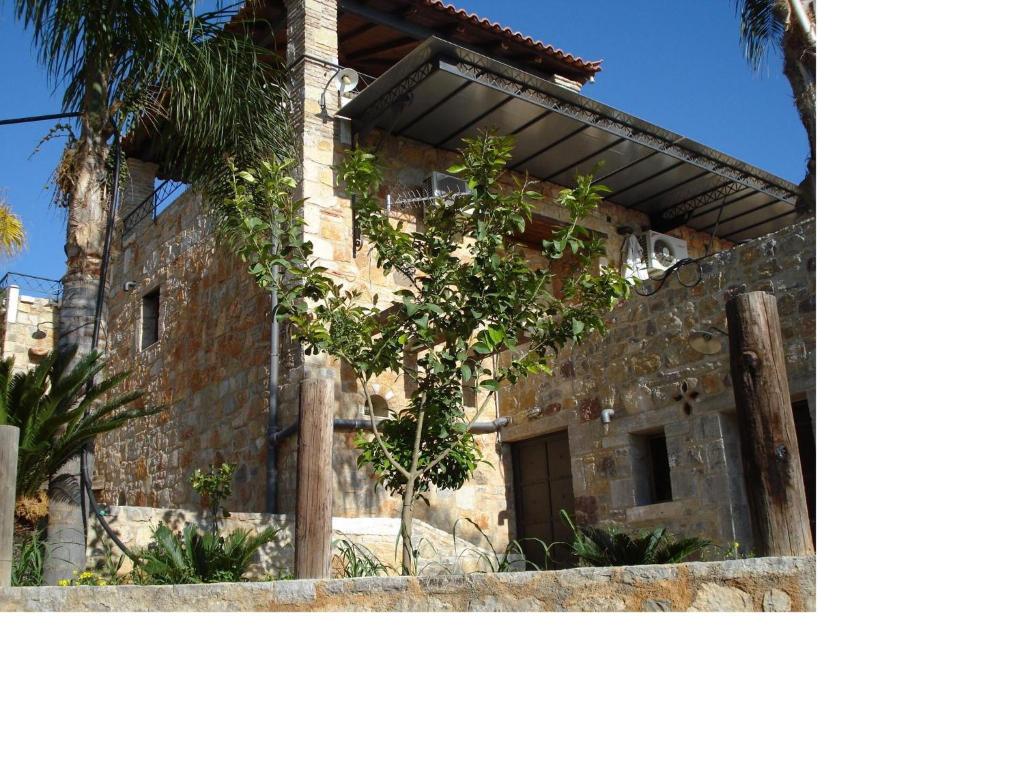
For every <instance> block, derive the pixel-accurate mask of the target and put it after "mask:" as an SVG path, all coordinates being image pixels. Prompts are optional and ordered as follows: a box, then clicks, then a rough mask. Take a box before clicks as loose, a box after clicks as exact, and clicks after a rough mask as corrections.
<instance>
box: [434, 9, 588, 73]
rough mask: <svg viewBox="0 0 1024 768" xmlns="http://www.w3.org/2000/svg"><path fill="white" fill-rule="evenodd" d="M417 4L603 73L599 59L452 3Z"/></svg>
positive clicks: (571, 63)
mask: <svg viewBox="0 0 1024 768" xmlns="http://www.w3.org/2000/svg"><path fill="white" fill-rule="evenodd" d="M416 2H418V3H419V5H422V6H424V7H427V8H435V9H437V10H439V11H443V12H444V13H446V14H448V15H449V16H451V17H453V18H456V19H459V20H460V21H465V22H468V23H470V24H473V25H475V26H478V27H480V28H482V29H485V30H487V31H488V32H491V33H494V34H497V35H500V36H502V37H506V38H508V39H509V40H513V41H515V42H517V43H520V44H521V45H526V46H529V47H530V48H534V49H536V50H538V51H540V52H542V53H545V54H547V55H548V56H552V57H554V58H556V59H559V60H561V61H562V62H564V63H565V64H567V65H569V66H571V67H574V68H576V69H580V70H582V71H583V72H585V73H586V74H588V75H590V76H593V75H595V74H597V73H598V72H600V71H601V60H600V59H598V60H597V61H587V60H585V59H581V58H580V57H579V56H573V55H572V54H571V53H566V52H565V51H563V50H561V49H560V48H554V47H552V46H550V45H547V44H545V43H542V42H541V41H540V40H534V39H533V38H532V37H529V36H528V35H524V34H523V33H522V32H516V31H515V30H513V29H511V28H509V27H503V26H502V25H501V24H497V23H495V22H493V21H491V20H490V19H485V18H481V17H480V16H477V15H476V14H475V13H469V12H468V11H464V10H462V9H461V8H456V7H455V6H454V5H451V4H450V3H445V2H441V0H416Z"/></svg>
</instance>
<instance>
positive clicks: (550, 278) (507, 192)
mask: <svg viewBox="0 0 1024 768" xmlns="http://www.w3.org/2000/svg"><path fill="white" fill-rule="evenodd" d="M512 148H513V142H512V140H511V139H509V138H504V137H500V136H496V135H492V134H489V133H485V134H482V135H480V136H479V137H476V138H473V139H471V140H468V141H467V142H466V145H465V148H464V150H463V152H462V161H461V162H460V163H459V164H458V165H456V166H454V167H452V168H450V169H449V172H450V173H453V174H458V175H461V176H462V177H463V178H464V179H465V180H466V182H467V183H468V185H469V192H468V194H465V195H460V196H447V197H444V198H441V199H439V200H437V201H434V202H432V203H430V204H428V205H426V206H425V207H424V211H423V220H422V226H421V227H420V231H406V229H405V228H404V227H403V226H402V225H401V224H394V223H392V222H391V220H390V219H389V217H388V215H387V213H386V212H385V211H384V210H383V209H382V208H381V198H380V187H381V181H382V176H381V170H380V167H379V164H378V162H377V159H376V158H375V157H374V155H373V154H372V153H370V152H367V151H365V150H363V149H359V148H355V149H353V150H352V151H351V152H350V153H349V154H348V155H347V157H346V159H345V160H344V162H343V164H342V166H341V168H340V169H339V171H340V175H341V178H342V179H343V180H344V182H345V184H346V186H347V190H348V192H349V194H350V195H351V196H352V200H353V211H354V215H355V222H356V225H357V226H358V227H359V229H360V231H361V233H362V235H363V237H364V238H365V239H366V240H367V241H369V243H370V244H371V245H372V248H373V258H374V260H375V262H376V264H377V266H378V267H379V268H380V269H381V270H383V271H384V272H385V273H390V274H395V275H402V276H404V281H403V282H404V283H406V284H407V285H408V287H405V288H401V289H399V290H397V291H395V296H396V300H395V301H393V302H389V303H388V304H387V306H381V304H380V302H379V298H378V297H377V296H372V297H371V296H364V295H361V294H359V293H358V292H356V291H353V290H351V289H349V288H346V287H345V286H342V285H338V284H336V283H335V282H334V281H332V280H330V279H329V278H328V277H327V276H326V275H325V274H324V272H323V271H322V269H321V268H318V267H316V266H310V265H309V264H308V253H309V249H308V244H302V243H300V242H299V241H298V239H297V238H295V237H294V236H290V235H286V236H284V237H283V238H282V237H275V233H276V234H280V232H281V231H282V227H281V223H280V222H281V221H283V220H285V219H288V218H289V217H287V216H285V217H284V219H281V218H280V217H279V215H280V213H281V209H282V208H283V207H284V205H285V203H284V201H283V198H280V197H279V192H280V190H282V189H284V188H286V187H288V182H285V181H282V180H280V169H279V168H273V167H270V166H262V167H261V168H260V169H259V170H258V171H247V172H243V173H240V174H238V186H237V188H236V197H235V200H234V205H235V208H236V211H237V214H236V215H235V217H234V226H235V233H236V238H237V240H238V242H239V244H240V250H241V251H242V253H243V254H244V256H245V257H246V258H247V259H248V260H249V264H250V270H251V271H252V272H253V274H254V275H256V277H257V279H258V280H259V281H260V282H261V284H263V285H264V286H265V287H268V288H271V289H272V290H276V291H277V292H278V297H279V303H278V312H279V313H281V314H282V315H283V316H284V317H286V318H287V319H288V320H290V321H291V322H292V323H293V324H294V327H295V330H296V332H297V334H298V337H299V338H300V339H301V340H302V341H303V342H304V343H305V345H306V346H307V347H308V349H309V350H310V351H318V352H319V351H324V352H327V353H329V354H331V355H334V356H336V357H338V358H341V359H342V360H344V361H346V362H347V363H348V364H349V365H350V366H351V367H352V370H353V371H354V372H355V375H356V377H357V379H358V381H359V383H360V385H361V387H362V390H363V395H364V397H365V398H366V400H367V402H369V400H370V395H369V384H370V383H371V380H372V379H373V378H375V377H377V376H379V375H381V374H384V373H392V374H404V375H405V376H407V377H409V378H410V379H411V380H412V381H413V382H414V387H413V389H412V392H411V395H410V399H409V403H408V405H407V406H406V407H405V408H403V409H402V410H401V411H400V412H399V413H397V414H395V416H394V417H393V418H389V419H379V418H378V417H377V416H375V415H374V414H373V409H370V414H371V415H370V423H371V433H369V434H364V435H362V436H361V439H360V442H359V447H360V448H361V454H360V462H361V463H362V464H364V465H367V466H370V467H372V468H373V469H374V471H375V472H376V474H377V476H378V478H379V480H380V482H381V483H383V485H384V486H385V487H386V488H387V489H388V490H390V491H391V492H392V493H395V494H397V495H400V496H401V499H402V519H401V538H402V569H403V572H404V573H412V572H413V570H414V563H415V559H416V553H415V552H414V551H413V544H412V515H413V506H414V503H415V502H416V500H417V499H418V498H421V497H422V496H423V495H424V494H425V492H426V491H427V489H428V487H429V486H430V485H431V484H432V485H434V486H436V487H438V488H449V489H452V488H459V487H461V486H462V485H463V484H464V483H465V482H466V480H467V479H468V478H469V476H470V475H471V473H472V472H473V470H474V469H475V468H476V466H477V465H478V463H479V462H480V460H481V454H480V450H479V448H478V447H477V445H476V442H475V441H474V439H473V437H472V435H471V433H470V425H471V424H472V423H473V422H474V421H476V420H477V419H478V418H479V416H480V415H481V414H482V413H485V412H486V411H487V408H488V406H489V405H490V404H491V402H492V401H493V399H494V397H495V395H496V392H497V391H498V389H499V387H500V386H501V385H502V384H503V383H513V382H515V381H517V380H519V379H520V378H522V377H524V376H527V375H530V374H537V373H550V368H549V362H550V361H551V359H552V358H553V357H554V356H556V355H557V354H558V352H559V351H560V350H561V349H563V348H564V347H565V346H566V345H569V344H572V343H574V342H576V341H578V340H580V339H582V338H584V337H585V336H587V335H588V334H590V333H592V332H594V331H601V330H603V328H604V322H603V318H604V315H605V313H606V312H607V310H608V309H610V308H611V307H612V306H613V305H614V303H615V302H616V301H617V300H619V299H621V298H622V297H623V296H625V294H626V290H627V286H626V283H625V282H624V280H623V279H622V278H621V277H620V276H619V274H618V272H617V271H615V270H612V269H607V268H598V263H599V257H600V256H602V255H604V253H605V246H604V242H603V241H602V239H601V237H599V236H598V235H596V234H594V233H593V232H591V231H590V230H588V229H586V228H585V227H584V226H583V224H582V222H583V221H584V219H585V218H586V217H587V216H588V215H589V214H590V213H592V212H593V211H594V210H595V209H596V207H597V205H598V202H599V200H600V195H601V194H602V193H603V192H606V191H608V190H607V189H606V188H604V187H602V186H600V185H597V184H594V183H593V180H592V178H591V177H588V176H584V177H581V178H579V179H577V182H576V184H575V186H574V187H572V188H571V189H564V190H562V191H561V192H560V193H559V194H558V202H559V203H560V204H561V206H562V207H563V208H564V210H565V219H566V220H567V221H568V223H567V224H566V225H565V226H563V227H561V228H559V229H558V230H557V231H555V232H554V234H553V235H552V238H551V239H550V240H547V241H545V242H544V243H543V252H542V256H541V258H540V263H531V261H530V260H529V259H528V258H527V256H526V254H525V253H524V251H523V250H522V248H521V247H519V246H518V245H517V240H518V239H519V238H520V237H521V236H522V234H523V232H524V231H525V229H526V225H527V223H528V222H529V221H530V218H531V215H532V211H533V209H534V206H535V205H536V201H537V200H538V199H540V198H541V195H540V193H538V192H537V191H536V190H534V189H533V188H532V184H531V183H529V182H522V183H512V180H511V179H506V181H508V182H509V183H505V184H503V183H499V180H501V179H502V178H503V175H504V173H505V169H506V165H507V163H508V160H509V158H510V156H511V153H512ZM278 199H281V202H280V203H277V202H272V203H271V204H270V209H273V210H275V211H276V213H275V212H271V213H267V201H268V200H270V201H276V200H278ZM296 218H297V216H296V217H294V218H291V219H290V220H291V221H292V227H294V226H295V224H294V222H295V219H296ZM275 221H277V222H278V223H277V224H274V222H275ZM285 229H287V228H285ZM556 265H557V266H558V270H557V271H558V281H559V286H558V289H557V290H556V289H555V287H554V285H553V283H554V278H555V273H554V268H555V267H556ZM413 358H414V361H413ZM464 386H472V387H476V388H478V389H480V390H483V391H485V392H486V393H487V394H486V397H484V398H482V402H480V404H479V406H478V407H477V408H473V409H468V410H467V409H466V408H465V407H464V406H463V400H462V393H463V387H464Z"/></svg>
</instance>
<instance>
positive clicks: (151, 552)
mask: <svg viewBox="0 0 1024 768" xmlns="http://www.w3.org/2000/svg"><path fill="white" fill-rule="evenodd" d="M280 532H281V529H279V528H274V527H273V526H271V527H270V528H265V529H263V530H262V531H250V530H235V531H232V532H231V533H229V534H228V535H227V537H223V536H218V535H217V534H216V533H211V532H202V531H200V530H199V528H198V527H197V526H196V525H194V524H193V523H189V524H188V525H186V526H185V528H184V530H183V531H182V532H181V533H174V532H173V531H172V530H171V529H170V528H168V527H167V526H166V525H164V524H163V523H160V525H159V526H158V527H157V529H156V530H155V531H154V532H153V541H152V542H151V543H150V545H149V547H148V548H147V549H146V551H145V552H140V553H138V554H137V555H136V567H137V568H138V570H139V573H138V578H139V580H141V581H143V582H145V583H149V584H198V583H210V582H217V581H239V580H241V578H242V575H243V574H244V573H245V571H246V570H247V569H248V568H249V566H250V565H251V564H252V561H253V559H254V558H255V557H256V554H257V553H258V552H259V550H260V549H261V548H262V547H264V546H265V545H266V544H268V543H270V542H271V541H272V540H274V539H275V538H277V536H278V534H279V533H280Z"/></svg>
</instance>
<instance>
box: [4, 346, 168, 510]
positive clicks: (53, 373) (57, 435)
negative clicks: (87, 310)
mask: <svg viewBox="0 0 1024 768" xmlns="http://www.w3.org/2000/svg"><path fill="white" fill-rule="evenodd" d="M76 352H77V350H75V349H74V348H73V347H67V348H64V349H56V350H54V351H52V352H50V353H49V354H48V355H47V356H46V357H44V358H43V359H42V360H41V361H40V362H39V364H38V365H36V367H35V368H33V369H31V370H28V371H24V372H21V373H14V358H12V357H9V358H7V359H6V360H0V424H6V425H10V426H14V427H17V428H18V477H17V480H16V481H15V494H16V496H17V498H18V499H25V498H31V497H33V496H36V495H37V494H38V493H39V492H40V491H42V490H43V489H44V488H45V486H46V484H47V483H48V482H49V481H50V479H51V478H56V479H57V480H62V479H64V478H61V477H60V475H59V472H60V471H61V468H62V467H63V466H64V465H65V464H66V463H67V462H68V459H70V458H72V457H74V456H77V455H78V453H79V452H80V451H81V450H82V448H84V447H85V446H87V445H89V444H90V443H91V442H92V441H93V440H94V439H95V438H96V436H97V435H101V434H103V433H104V432H110V431H111V430H114V429H117V428H118V427H120V426H121V425H122V424H124V423H125V422H127V421H130V420H131V419H137V418H141V417H143V416H149V415H151V414H153V413H156V412H157V409H153V408H142V407H131V406H132V404H133V403H135V401H137V400H139V399H140V398H141V397H142V395H143V393H142V391H141V390H132V391H130V392H122V393H121V394H113V393H114V391H115V390H116V389H117V387H118V386H119V385H120V384H122V383H123V382H124V380H125V379H126V378H127V376H128V373H127V372H123V373H119V374H117V375H115V376H111V377H110V378H107V379H104V380H103V381H101V382H97V383H96V384H95V385H93V386H92V387H91V388H90V387H89V382H90V381H91V380H93V379H94V378H95V377H96V376H98V375H99V374H100V373H101V372H102V371H103V369H104V367H105V366H106V362H104V361H103V360H102V359H101V357H100V353H99V352H98V351H93V352H89V353H88V354H86V355H85V356H84V357H83V358H82V359H81V360H79V361H78V363H76V364H75V365H71V362H72V360H73V358H74V357H75V356H76Z"/></svg>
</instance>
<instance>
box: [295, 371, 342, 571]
mask: <svg viewBox="0 0 1024 768" xmlns="http://www.w3.org/2000/svg"><path fill="white" fill-rule="evenodd" d="M333 438H334V381H333V380H332V379H305V380H303V382H302V385H301V391H300V399H299V449H298V450H299V456H298V473H299V475H298V498H297V499H296V504H295V578H297V579H325V578H327V577H328V576H329V575H330V567H331V531H332V529H333V526H332V524H331V516H332V509H333V502H334V468H333V466H332V463H331V455H332V450H331V447H332V443H333Z"/></svg>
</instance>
